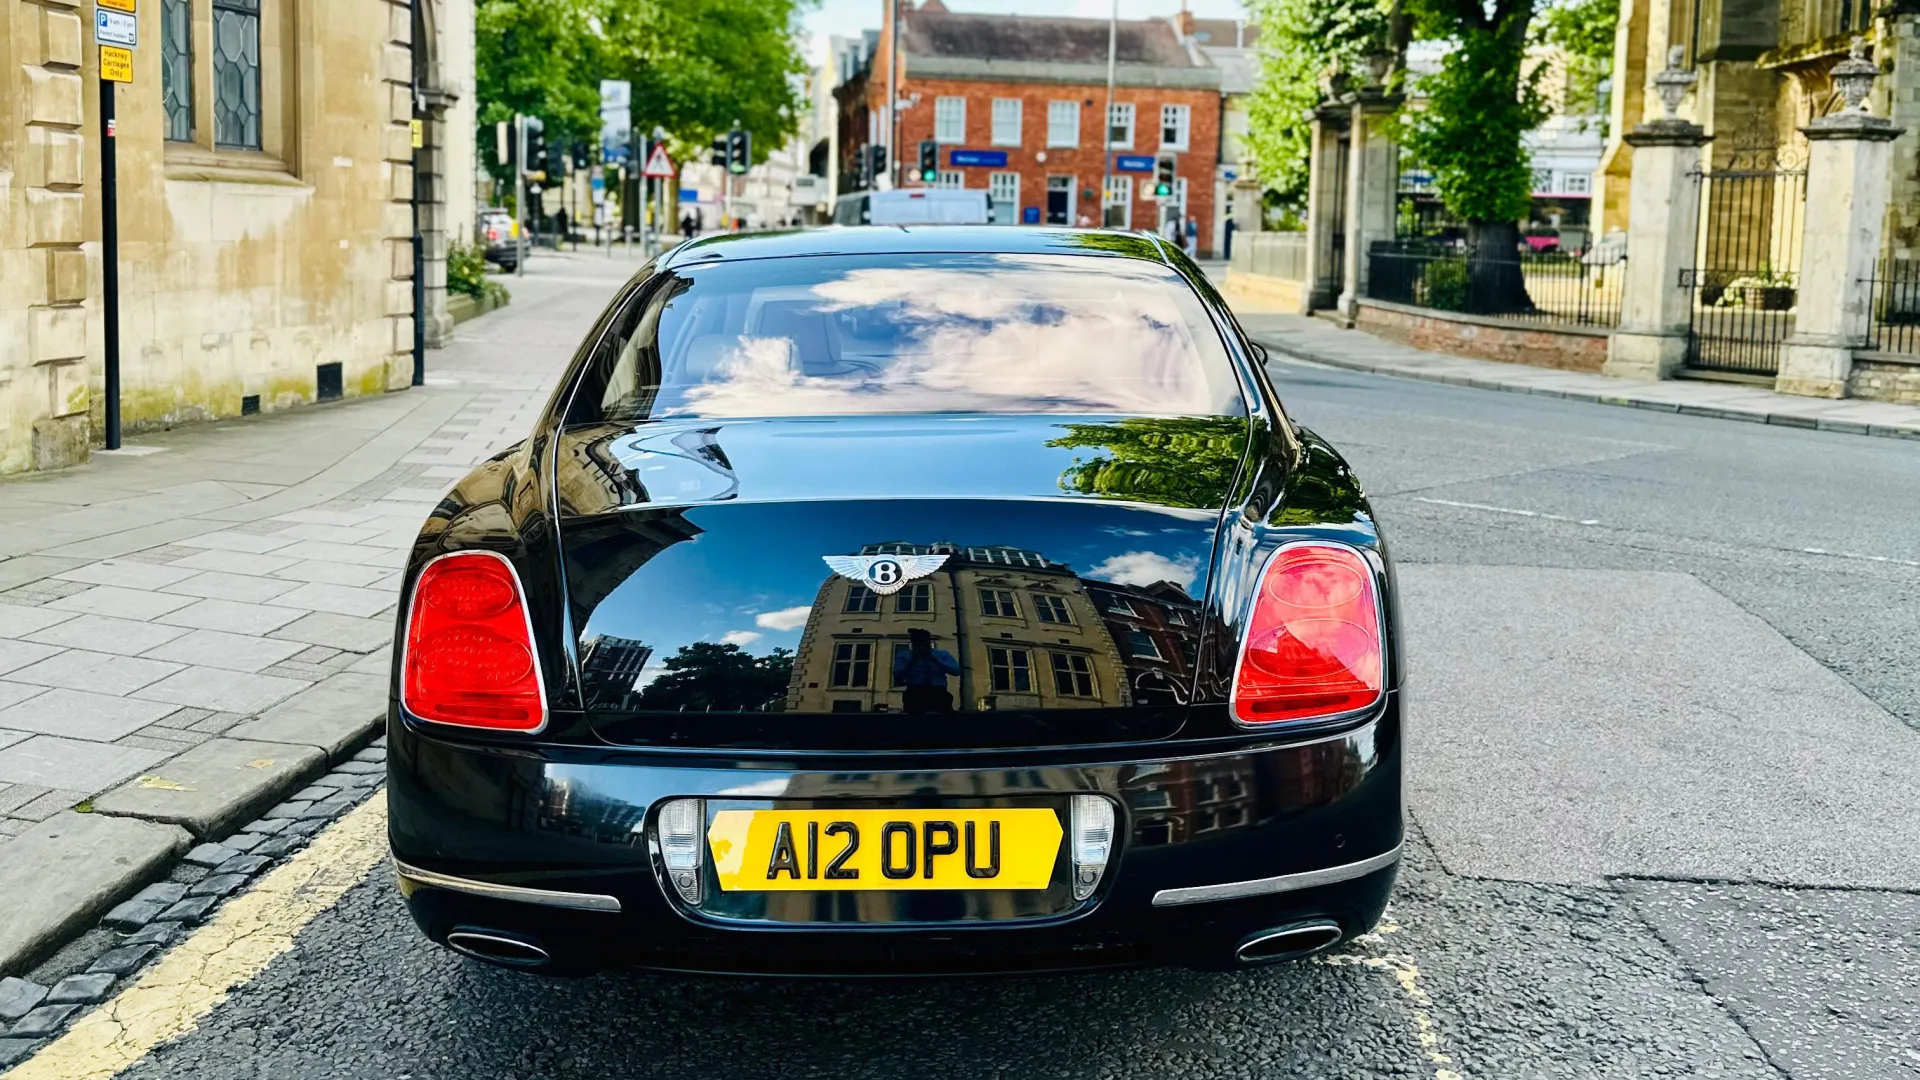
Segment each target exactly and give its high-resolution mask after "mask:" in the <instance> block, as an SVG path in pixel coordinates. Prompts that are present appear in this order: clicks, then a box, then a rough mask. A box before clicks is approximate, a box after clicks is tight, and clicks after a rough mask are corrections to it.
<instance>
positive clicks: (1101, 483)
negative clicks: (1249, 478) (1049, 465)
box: [1047, 416, 1247, 507]
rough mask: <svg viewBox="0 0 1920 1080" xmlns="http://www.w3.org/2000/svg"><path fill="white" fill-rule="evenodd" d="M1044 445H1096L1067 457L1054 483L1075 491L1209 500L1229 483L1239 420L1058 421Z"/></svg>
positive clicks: (1243, 429) (1191, 502)
mask: <svg viewBox="0 0 1920 1080" xmlns="http://www.w3.org/2000/svg"><path fill="white" fill-rule="evenodd" d="M1064 426H1065V428H1066V430H1067V434H1065V435H1062V436H1061V437H1059V438H1057V439H1053V440H1050V441H1049V442H1048V443H1047V445H1048V446H1057V447H1061V448H1065V449H1076V448H1080V447H1086V448H1089V449H1100V450H1104V451H1106V452H1107V453H1106V454H1105V455H1103V456H1098V457H1092V458H1088V459H1086V460H1084V461H1082V460H1079V459H1075V461H1074V463H1073V465H1072V466H1070V467H1069V468H1068V469H1067V470H1066V472H1064V473H1062V474H1061V476H1060V486H1061V487H1062V488H1064V489H1066V490H1068V491H1073V492H1077V493H1079V494H1082V495H1105V496H1109V497H1112V498H1122V499H1138V498H1141V497H1150V498H1152V499H1153V500H1154V501H1162V502H1164V503H1165V504H1166V505H1168V506H1192V507H1200V506H1216V505H1218V500H1219V499H1220V497H1221V494H1222V493H1223V492H1225V491H1226V490H1227V489H1228V488H1230V487H1232V486H1233V475H1234V472H1235V470H1237V469H1238V468H1239V467H1240V457H1241V455H1242V454H1244V453H1245V452H1246V446H1247V422H1246V421H1245V420H1243V419H1238V418H1232V417H1211V416H1134V417H1128V418H1127V419H1125V420H1117V421H1113V422H1110V423H1097V424H1066V425H1064Z"/></svg>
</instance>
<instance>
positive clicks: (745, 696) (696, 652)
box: [639, 641, 793, 712]
mask: <svg viewBox="0 0 1920 1080" xmlns="http://www.w3.org/2000/svg"><path fill="white" fill-rule="evenodd" d="M661 667H662V668H663V669H664V673H663V674H662V675H661V676H660V677H659V678H657V679H655V680H653V681H652V682H650V683H648V684H647V685H646V686H645V687H644V688H643V689H642V690H641V691H640V703H639V704H640V708H642V709H662V710H670V711H676V712H677V711H682V710H684V711H687V712H761V711H768V710H777V709H778V708H779V704H778V702H779V701H780V699H781V698H782V697H784V695H785V694H786V692H787V681H788V680H789V679H790V678H791V677H792V675H793V652H792V651H791V650H788V649H775V650H773V652H771V653H769V654H767V655H766V656H754V655H752V654H751V653H748V652H747V651H746V650H744V649H742V648H740V646H738V645H715V644H713V643H712V642H707V641H697V642H694V643H693V644H691V645H682V646H681V647H680V651H678V652H676V653H674V654H673V655H672V656H670V657H668V658H667V659H666V660H665V661H664V662H663V663H662V664H661Z"/></svg>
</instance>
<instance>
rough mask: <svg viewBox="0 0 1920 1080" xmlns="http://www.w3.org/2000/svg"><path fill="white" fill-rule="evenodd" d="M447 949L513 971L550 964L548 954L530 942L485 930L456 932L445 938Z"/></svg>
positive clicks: (550, 958) (550, 960)
mask: <svg viewBox="0 0 1920 1080" xmlns="http://www.w3.org/2000/svg"><path fill="white" fill-rule="evenodd" d="M447 948H449V949H452V950H453V951H454V952H457V953H459V954H460V955H462V956H471V957H473V958H474V959H475V960H485V961H486V962H488V963H490V964H501V965H503V966H505V967H512V968H528V969H531V968H540V967H546V966H547V964H549V963H550V962H552V960H553V957H551V956H549V955H547V950H545V949H543V948H541V947H540V946H538V945H535V944H534V943H533V942H531V941H527V940H525V939H524V938H517V937H508V936H506V935H505V934H498V933H492V932H489V931H486V930H455V931H453V932H452V933H450V934H448V935H447Z"/></svg>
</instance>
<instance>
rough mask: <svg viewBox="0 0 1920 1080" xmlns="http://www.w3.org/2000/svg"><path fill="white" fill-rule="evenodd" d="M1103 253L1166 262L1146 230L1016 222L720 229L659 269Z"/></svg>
mask: <svg viewBox="0 0 1920 1080" xmlns="http://www.w3.org/2000/svg"><path fill="white" fill-rule="evenodd" d="M932 252H970V253H984V254H994V255H1107V256H1113V257H1118V258H1127V259H1145V260H1148V261H1151V262H1157V263H1166V262H1167V261H1168V260H1167V256H1166V250H1165V248H1164V247H1163V241H1161V240H1160V239H1159V238H1158V237H1156V236H1153V235H1152V234H1149V233H1136V232H1114V231H1107V230H1098V229H1068V228H1058V227H1055V228H1048V227H1045V226H1019V225H858V226H832V227H828V228H823V229H807V230H804V231H796V232H768V233H721V234H718V235H714V236H706V237H701V238H700V239H698V240H694V241H692V242H690V243H686V244H682V245H680V246H679V247H677V248H675V249H674V250H673V251H671V252H669V253H668V254H667V257H666V260H665V262H664V263H662V268H663V269H673V268H678V267H683V266H691V265H697V264H699V263H705V262H721V261H733V260H736V259H778V258H789V257H794V256H805V255H912V254H920V253H932Z"/></svg>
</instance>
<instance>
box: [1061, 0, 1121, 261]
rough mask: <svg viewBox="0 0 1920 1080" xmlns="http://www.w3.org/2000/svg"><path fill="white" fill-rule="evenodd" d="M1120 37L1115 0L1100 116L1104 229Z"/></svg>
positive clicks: (1109, 178) (1103, 224)
mask: <svg viewBox="0 0 1920 1080" xmlns="http://www.w3.org/2000/svg"><path fill="white" fill-rule="evenodd" d="M1119 38H1120V0H1113V13H1112V14H1111V15H1109V16H1108V17H1107V111H1106V115H1104V116H1102V117H1101V118H1100V227H1101V228H1103V229H1104V228H1106V226H1107V188H1108V187H1109V186H1110V185H1111V184H1112V182H1113V181H1112V177H1113V69H1114V59H1115V54H1116V53H1117V51H1118V49H1117V46H1118V42H1119ZM1068 213H1069V215H1071V213H1072V212H1071V211H1069V212H1068Z"/></svg>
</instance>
